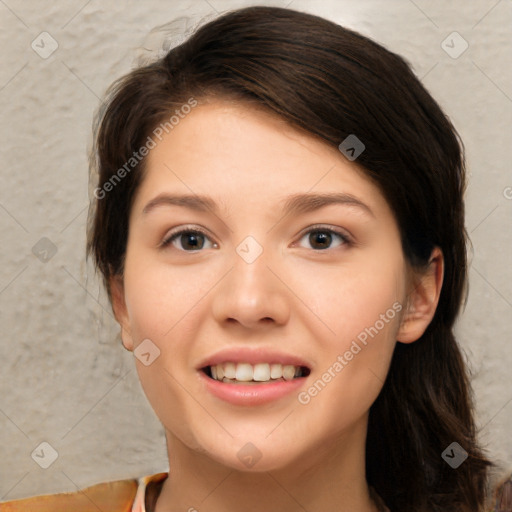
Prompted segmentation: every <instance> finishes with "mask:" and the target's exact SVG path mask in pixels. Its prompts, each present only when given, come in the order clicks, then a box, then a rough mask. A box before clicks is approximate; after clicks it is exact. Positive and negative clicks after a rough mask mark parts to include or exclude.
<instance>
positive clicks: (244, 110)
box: [111, 99, 443, 512]
mask: <svg viewBox="0 0 512 512" xmlns="http://www.w3.org/2000/svg"><path fill="white" fill-rule="evenodd" d="M146 170H147V174H146V175H145V177H144V180H143V182H142V184H141V186H140V188H139V190H138V191H137V194H136V197H135V201H134V203H133V206H132V210H131V213H130V223H129V237H128V243H127V252H126V263H125V268H124V275H123V276H117V277H114V278H112V280H111V289H112V295H113V306H114V312H115V314H116V318H117V319H118V321H119V323H120V325H121V331H122V339H123V344H124V346H125V347H126V348H127V349H128V350H134V349H136V347H137V346H138V345H139V344H140V343H141V342H142V341H143V340H145V339H150V340H151V341H152V343H154V344H155V345H156V346H157V347H158V348H159V350H160V356H159V357H158V358H157V359H155V360H154V362H153V363H152V364H150V365H149V366H145V365H144V364H142V363H141V362H140V361H139V360H138V359H135V361H136V365H137V371H138V374H139V378H140V381H141V384H142V386H143V389H144V391H145V393H146V395H147V397H148V400H149V402H150V403H151V405H152V407H153V409H154V410H155V413H156V414H157V416H158V417H159V419H160V420H161V422H162V424H163V425H164V428H165V431H166V439H167V448H168V455H169V461H170V468H171V476H170V477H169V478H168V479H167V480H166V481H165V483H164V486H163V488H162V491H161V493H160V496H159V498H158V502H157V505H156V511H157V512H163V511H173V512H174V511H178V510H183V511H186V510H190V509H192V510H194V508H196V509H197V510H201V511H208V512H231V511H233V512H234V511H238V510H240V504H241V503H243V509H244V511H246V512H253V511H254V512H256V511H261V510H265V511H266V512H277V511H280V512H282V511H290V512H291V511H296V510H308V511H309V512H320V511H322V512H326V511H333V512H334V511H336V512H344V511H346V512H348V511H351V512H352V511H355V510H357V511H374V510H377V508H376V506H375V504H374V503H373V502H372V500H371V499H370V496H369V489H368V485H367V482H366V480H365V463H364V456H365V439H366V428H367V418H368V411H369V408H370V406H371V405H372V403H373V402H374V400H375V399H376V397H377V396H378V394H379V392H380V390H381V388H382V385H383V382H384V379H385V377H386V374H387V371H388V368H389V364H390V360H391V356H392V353H393V349H394V347H395V344H396V343H397V341H398V342H402V343H411V342H414V341H415V340H417V339H418V338H419V337H420V336H421V335H422V333H423V332H424V331H425V329H426V328H427V326H428V324H429V323H430V321H431V320H432V318H433V315H434V312H435V308H436V306H437V302H438V299H439V293H440V289H441V285H442V275H443V262H442V254H441V252H440V251H439V249H435V250H434V251H433V253H432V258H431V263H430V266H429V268H428V269H427V271H425V272H424V273H422V274H421V275H415V276H412V274H411V273H410V272H408V267H407V264H406V261H405V260H404V256H403V252H402V248H401V243H400V234H399V230H398V227H397V223H396V221H395V219H394V216H393V214H392V211H391V209H390V207H389V205H388V204H387V202H386V200H385V199H384V197H383V195H382V194H381V193H380V191H379V189H378V188H377V187H376V186H375V185H374V184H373V183H372V182H371V181H369V179H368V178H366V177H365V174H364V173H363V172H362V170H361V169H360V168H359V167H358V165H357V161H355V162H350V161H348V160H347V159H346V158H345V157H344V156H343V155H342V154H341V153H340V152H339V151H338V150H337V149H336V148H332V147H330V146H328V145H326V144H325V143H324V142H322V141H320V140H318V139H316V138H313V137H312V136H311V135H308V134H306V133H303V132H300V131H298V130H297V129H295V128H292V127H290V126H288V125H286V124H285V123H284V122H283V121H282V120H280V119H279V118H277V117H275V116H272V115H270V114H268V113H265V112H262V111H259V110H256V109H254V107H250V106H248V105H241V104H237V103H233V102H228V101H224V100H223V101H221V100H218V99H217V100H215V101H210V102H206V103H203V104H200V105H199V106H198V107H196V108H195V109H194V110H193V111H192V112H191V113H190V114H188V115H187V116H186V117H185V118H184V119H183V120H181V121H180V123H179V124H178V125H177V126H175V127H174V129H173V130H172V131H171V132H170V133H169V134H168V135H166V136H165V138H164V139H163V140H162V141H161V142H160V143H159V144H158V145H157V147H155V148H154V149H152V150H151V152H150V154H149V155H148V160H147V169H146ZM333 192H342V193H347V194H351V195H353V196H355V197H357V198H358V199H359V200H360V201H362V202H364V203H365V204H366V205H367V206H368V208H369V209H370V210H371V212H372V213H373V214H370V213H368V212H367V211H365V210H364V209H363V208H360V207H356V206H353V205H352V206H350V205H346V204H345V205H340V204H331V205H329V206H324V207H322V208H320V209H317V210H314V211H309V212H306V213H302V214H293V215H287V216H286V215H283V212H282V207H283V204H284V201H285V200H286V198H287V197H288V196H290V195H292V194H299V193H319V194H322V193H324V194H328V193H333ZM164 193H166V194H198V195H207V196H209V197H210V198H212V199H213V200H214V201H215V202H216V203H217V204H218V211H216V212H215V213H213V212H212V211H211V210H206V211H195V210H192V209H190V208H188V207H184V206H178V205H171V204H160V205H159V206H156V207H154V208H151V209H150V210H149V211H147V212H144V208H145V207H146V205H147V204H148V203H149V202H150V201H151V200H153V199H154V198H155V197H157V196H159V195H161V194H164ZM318 224H320V225H322V228H323V229H324V230H325V229H327V228H331V229H339V230H341V231H342V232H343V233H346V234H347V235H350V240H349V242H348V243H344V242H343V240H342V239H340V238H338V237H337V235H333V237H332V245H330V246H329V243H327V248H325V249H318V246H317V245H314V244H315V241H314V240H313V242H311V239H310V237H309V235H308V234H307V230H308V228H310V227H311V226H315V227H316V225H318ZM180 226H181V227H183V226H187V227H195V228H198V227H202V228H203V229H205V230H207V232H208V237H206V238H205V239H204V246H203V247H204V248H202V249H201V250H198V251H195V252H191V251H186V250H185V249H184V247H183V245H180V238H179V237H178V239H177V240H176V241H175V242H174V244H170V245H168V246H166V247H162V246H161V243H162V241H163V240H164V239H165V238H166V237H167V238H168V235H169V233H170V232H171V230H172V231H177V229H175V228H179V227H180ZM249 235H250V236H252V237H253V238H254V239H255V240H256V241H257V242H258V244H259V245H260V246H261V247H262V248H263V253H262V254H261V255H260V256H259V257H258V258H257V259H256V260H255V261H254V262H252V263H250V264H249V263H247V262H246V261H245V260H244V259H243V258H242V257H241V256H240V255H239V253H237V251H236V248H237V246H238V245H239V244H240V242H242V241H243V240H244V239H245V238H246V237H247V236H249ZM201 240H203V239H201ZM187 241H188V238H185V244H186V242H187ZM312 244H313V245H312ZM412 277H414V278H415V279H413V278H412ZM397 301H398V303H399V304H400V305H402V310H401V311H400V314H397V315H396V316H394V318H393V319H391V320H389V321H388V322H387V323H386V324H385V326H384V328H382V329H381V330H380V331H379V332H378V334H377V335H376V336H374V337H373V338H370V341H369V343H368V344H367V345H366V346H364V347H363V348H362V350H361V351H360V352H359V353H357V355H355V356H354V357H353V359H352V360H351V361H350V362H348V364H347V365H346V366H345V367H344V368H343V370H342V371H341V372H339V373H337V374H336V376H335V377H334V378H332V379H331V381H330V382H329V383H328V384H327V385H326V386H325V387H324V388H323V389H322V391H321V392H319V393H318V394H317V395H316V396H315V397H312V398H311V400H310V401H309V403H307V404H301V403H299V401H298V399H297V393H295V392H294V393H291V394H290V395H287V396H285V397H283V398H280V399H279V400H277V401H275V402H274V403H271V404H266V405H257V406H249V407H244V406H236V405H231V404H228V403H226V402H223V401H221V400H220V399H218V398H217V397H215V396H213V395H211V394H209V393H207V392H205V389H204V386H203V382H202V381H201V379H200V378H199V373H198V370H197V367H198V365H199V364H200V362H202V361H204V359H205V358H206V357H209V356H211V355H212V354H215V353H216V352H217V351H218V350H220V349H223V348H226V347H245V346H248V347H252V348H261V349H276V348H277V349H279V351H281V352H284V353H287V354H293V355H297V356H300V357H302V358H303V359H304V360H305V361H306V362H307V363H308V366H309V367H310V368H311V374H310V376H309V377H307V378H306V379H305V382H304V384H303V387H302V388H301V389H300V390H299V391H301V390H302V391H303V390H307V389H308V388H309V387H310V386H311V385H312V384H313V382H314V381H315V380H317V379H318V378H321V376H322V374H323V373H324V372H325V371H327V369H328V368H329V367H332V365H333V363H334V362H335V361H336V360H337V357H338V356H339V355H340V354H344V353H345V352H346V350H348V349H349V348H350V346H351V343H352V341H353V340H354V339H356V337H357V335H358V334H360V333H361V332H362V331H364V329H365V328H367V327H370V326H374V325H375V323H376V321H377V320H379V318H381V317H380V315H382V314H385V313H386V311H388V310H389V309H390V308H392V305H393V304H394V303H396V302H397ZM262 362H263V361H262ZM249 442H250V443H252V444H253V445H254V446H256V447H257V450H258V451H259V453H261V458H260V460H259V461H258V462H257V463H256V464H255V465H254V466H252V467H251V468H248V467H246V466H245V465H244V464H243V463H242V462H241V461H240V459H239V458H238V456H237V453H238V451H239V450H240V449H241V448H242V447H243V446H244V445H246V444H247V443H249Z"/></svg>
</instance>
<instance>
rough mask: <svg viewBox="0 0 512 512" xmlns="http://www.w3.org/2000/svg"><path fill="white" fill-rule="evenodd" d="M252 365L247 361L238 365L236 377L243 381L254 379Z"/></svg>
mask: <svg viewBox="0 0 512 512" xmlns="http://www.w3.org/2000/svg"><path fill="white" fill-rule="evenodd" d="M252 375H253V370H252V366H251V365H250V364H247V363H239V364H237V365H236V372H235V379H236V380H241V381H242V382H249V381H250V380H253V379H252Z"/></svg>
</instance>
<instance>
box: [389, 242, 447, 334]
mask: <svg viewBox="0 0 512 512" xmlns="http://www.w3.org/2000/svg"><path fill="white" fill-rule="evenodd" d="M443 275H444V259H443V253H442V252H441V249H439V247H435V248H434V250H433V251H432V254H431V256H430V261H429V266H428V268H427V270H426V271H425V272H424V273H423V274H422V275H421V276H419V278H418V280H417V281H416V282H415V283H414V284H413V285H412V289H411V291H410V292H409V295H408V298H407V300H406V307H405V311H404V314H403V316H402V320H401V324H400V327H399V329H398V333H397V336H396V339H397V341H399V342H401V343H412V342H413V341H416V340H417V339H419V338H420V337H421V336H422V335H423V333H424V332H425V331H426V329H427V327H428V325H429V324H430V322H431V321H432V319H433V318H434V314H435V312H436V308H437V304H438V303H439V297H440V295H441V288H442V285H443Z"/></svg>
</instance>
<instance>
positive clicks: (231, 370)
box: [218, 363, 236, 379]
mask: <svg viewBox="0 0 512 512" xmlns="http://www.w3.org/2000/svg"><path fill="white" fill-rule="evenodd" d="M218 366H220V365H218ZM224 377H226V378H227V379H234V378H235V377H236V366H235V363H226V364H225V365H224Z"/></svg>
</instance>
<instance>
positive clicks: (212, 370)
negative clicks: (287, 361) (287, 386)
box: [201, 362, 310, 385]
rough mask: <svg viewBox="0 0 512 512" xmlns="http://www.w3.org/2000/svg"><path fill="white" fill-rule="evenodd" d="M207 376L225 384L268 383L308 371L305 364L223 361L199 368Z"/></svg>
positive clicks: (290, 378) (294, 376) (298, 377)
mask: <svg viewBox="0 0 512 512" xmlns="http://www.w3.org/2000/svg"><path fill="white" fill-rule="evenodd" d="M201 370H202V371H203V372H204V373H205V374H206V375H207V376H208V377H210V378H211V379H213V380H216V381H218V382H224V383H227V384H248V385H251V384H270V383H274V382H285V381H290V380H294V379H300V378H301V377H307V376H308V375H309V373H310V370H309V368H307V367H305V366H294V365H283V364H279V363H257V364H254V365H253V364H250V363H233V362H225V363H221V364H216V365H213V366H205V367H204V368H202V369H201Z"/></svg>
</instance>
